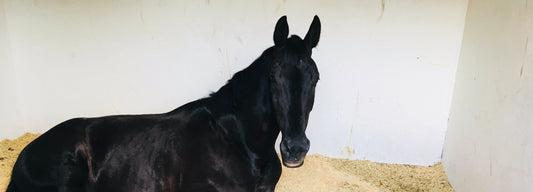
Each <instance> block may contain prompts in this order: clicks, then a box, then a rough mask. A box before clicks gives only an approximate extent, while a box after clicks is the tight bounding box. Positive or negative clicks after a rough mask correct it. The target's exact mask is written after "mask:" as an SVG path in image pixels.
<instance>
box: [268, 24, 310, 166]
mask: <svg viewBox="0 0 533 192" xmlns="http://www.w3.org/2000/svg"><path fill="white" fill-rule="evenodd" d="M288 34H289V26H288V25H287V18H286V17H285V16H283V17H281V18H280V19H279V20H278V22H277V24H276V28H275V30H274V43H275V46H274V55H273V56H274V63H273V66H272V70H271V76H270V82H271V83H270V84H271V93H272V104H273V108H274V111H275V112H274V114H275V119H276V121H277V123H278V126H279V128H280V130H281V134H282V140H281V145H280V149H281V157H282V160H283V164H284V165H285V166H286V167H299V166H301V165H302V164H303V162H304V158H305V155H306V154H307V151H308V150H309V144H310V143H309V139H307V137H306V135H305V129H306V127H307V121H308V119H309V112H311V109H312V108H313V103H314V98H315V86H316V83H317V81H318V78H319V74H318V69H317V67H316V64H315V62H314V61H313V59H311V50H312V49H313V48H314V47H315V46H316V45H317V44H318V40H319V37H320V20H319V19H318V17H317V16H315V17H314V19H313V22H312V23H311V27H310V28H309V31H308V32H307V35H305V38H304V39H303V40H302V39H301V38H300V37H298V36H296V35H292V36H291V37H290V38H287V37H288Z"/></svg>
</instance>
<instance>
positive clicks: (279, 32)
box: [274, 16, 289, 46]
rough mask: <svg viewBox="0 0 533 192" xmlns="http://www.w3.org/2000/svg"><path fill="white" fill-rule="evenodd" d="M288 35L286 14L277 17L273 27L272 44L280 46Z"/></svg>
mask: <svg viewBox="0 0 533 192" xmlns="http://www.w3.org/2000/svg"><path fill="white" fill-rule="evenodd" d="M288 36H289V24H287V16H283V17H281V18H279V20H278V22H277V23H276V28H275V29H274V45H277V46H280V45H283V44H285V42H286V41H287V37H288Z"/></svg>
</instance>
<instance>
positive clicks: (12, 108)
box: [0, 0, 24, 139]
mask: <svg viewBox="0 0 533 192" xmlns="http://www.w3.org/2000/svg"><path fill="white" fill-rule="evenodd" d="M5 16H6V15H5V8H4V1H3V0H0V121H1V122H0V127H1V128H0V135H1V137H0V139H1V138H12V137H16V136H19V135H20V134H21V132H22V131H24V129H23V127H22V126H21V125H22V124H21V120H22V119H21V113H20V111H19V108H18V103H17V101H18V98H17V88H16V73H15V70H14V67H13V64H12V63H11V59H10V57H11V51H10V46H9V38H8V37H9V35H8V33H7V28H6V17H5Z"/></svg>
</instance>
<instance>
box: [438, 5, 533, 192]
mask: <svg viewBox="0 0 533 192" xmlns="http://www.w3.org/2000/svg"><path fill="white" fill-rule="evenodd" d="M530 39H531V40H530ZM532 41H533V1H507V0H492V1H485V0H470V2H469V6H468V13H467V17H466V24H465V31H464V38H463V43H462V48H461V56H460V60H459V67H458V71H457V80H456V84H455V91H454V95H453V102H452V107H451V113H450V121H449V127H448V131H447V133H446V141H445V146H444V156H443V160H442V162H443V165H444V168H445V171H446V173H447V175H448V179H449V180H450V182H451V184H452V186H453V187H454V189H455V190H456V191H458V192H460V191H487V192H490V191H495V192H496V191H531V190H533V182H532V181H533V164H532V162H533V140H532V138H533V118H532V117H533V63H532V61H533V60H532V58H533V45H532V44H531V42H532Z"/></svg>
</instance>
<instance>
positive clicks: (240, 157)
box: [7, 16, 320, 192]
mask: <svg viewBox="0 0 533 192" xmlns="http://www.w3.org/2000/svg"><path fill="white" fill-rule="evenodd" d="M288 34H289V26H288V24H287V18H286V17H285V16H283V17H281V18H280V19H279V20H278V22H277V24H276V27H275V30H274V44H275V45H274V46H272V47H270V48H268V49H267V50H265V51H264V52H263V54H262V55H261V56H260V57H259V58H258V59H256V60H255V61H254V62H253V63H252V64H251V65H250V66H249V67H247V68H245V69H244V70H242V71H240V72H238V73H236V74H235V75H234V76H233V77H232V78H231V79H230V80H229V81H228V82H227V84H226V85H224V86H223V87H222V88H220V89H219V90H218V91H217V92H215V93H212V94H211V95H210V96H209V97H207V98H203V99H199V100H196V101H193V102H190V103H187V104H185V105H183V106H181V107H179V108H177V109H175V110H173V111H171V112H168V113H163V114H146V115H116V116H105V117H98V118H75V119H71V120H67V121H65V122H62V123H60V124H59V125H57V126H55V127H53V128H52V129H50V130H49V131H47V132H46V133H44V134H42V135H41V136H40V137H39V138H37V139H35V140H34V141H33V142H31V143H30V144H28V145H27V146H26V147H25V148H24V150H23V151H22V152H21V154H20V156H19V157H18V159H17V161H16V163H15V166H14V167H13V172H12V176H11V182H10V183H9V186H8V189H7V191H8V192H29V191H41V192H43V191H127V192H131V191H232V192H233V191H245V192H249V191H274V188H275V186H276V183H277V182H278V180H279V177H280V175H281V163H280V160H279V158H278V156H277V153H276V151H275V148H274V145H275V141H276V138H277V137H278V135H279V133H280V132H281V134H282V141H281V144H280V150H281V157H282V162H283V164H284V165H285V166H287V167H299V166H301V165H302V164H303V163H304V158H305V155H306V154H307V151H308V150H309V145H310V144H309V140H308V139H307V137H306V135H305V130H306V127H307V122H308V119H309V113H310V112H311V109H312V108H313V103H314V97H315V86H316V83H317V81H318V79H319V73H318V69H317V67H316V64H315V62H314V61H313V59H311V52H312V49H313V48H314V47H315V46H316V45H317V44H318V40H319V36H320V20H319V18H318V17H317V16H315V17H314V19H313V22H312V24H311V26H310V28H309V31H308V32H307V34H306V36H305V38H304V39H301V38H300V37H298V36H296V35H292V36H291V37H288Z"/></svg>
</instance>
